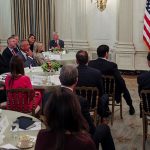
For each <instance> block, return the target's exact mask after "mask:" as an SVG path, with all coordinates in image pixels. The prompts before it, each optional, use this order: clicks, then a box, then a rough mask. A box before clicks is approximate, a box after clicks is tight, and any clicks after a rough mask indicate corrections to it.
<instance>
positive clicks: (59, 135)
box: [35, 88, 96, 150]
mask: <svg viewBox="0 0 150 150" xmlns="http://www.w3.org/2000/svg"><path fill="white" fill-rule="evenodd" d="M44 113H45V116H46V121H47V126H48V128H47V129H45V130H41V131H40V132H39V134H38V136H37V141H36V145H35V150H41V149H42V150H96V147H95V144H94V143H93V141H92V139H91V138H90V136H89V134H88V132H87V130H88V125H87V123H86V121H85V120H84V118H83V116H82V114H81V109H80V104H79V102H78V99H77V97H76V96H75V95H74V93H73V92H71V90H69V89H67V88H58V89H56V91H54V92H53V93H52V94H51V96H50V97H49V100H48V101H47V104H46V107H45V112H44Z"/></svg>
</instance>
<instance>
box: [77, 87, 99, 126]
mask: <svg viewBox="0 0 150 150" xmlns="http://www.w3.org/2000/svg"><path fill="white" fill-rule="evenodd" d="M82 92H84V93H85V96H83V95H82ZM89 92H91V94H90V100H89V99H88V95H89ZM76 93H77V95H80V96H83V97H84V98H85V99H86V100H88V101H89V109H90V115H91V116H92V118H93V120H94V124H95V125H97V124H98V121H99V116H98V114H97V107H98V100H99V90H98V88H97V87H86V86H81V87H76ZM94 93H96V95H95V97H96V100H95V106H93V107H92V105H93V101H92V100H93V95H94Z"/></svg>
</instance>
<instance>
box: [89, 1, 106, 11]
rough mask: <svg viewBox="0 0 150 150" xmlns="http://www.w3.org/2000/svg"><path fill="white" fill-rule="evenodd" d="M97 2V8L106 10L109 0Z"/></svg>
mask: <svg viewBox="0 0 150 150" xmlns="http://www.w3.org/2000/svg"><path fill="white" fill-rule="evenodd" d="M91 2H93V0H91ZM96 3H97V8H98V9H99V10H100V11H104V10H105V8H106V4H107V0H96Z"/></svg>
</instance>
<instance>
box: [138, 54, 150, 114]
mask: <svg viewBox="0 0 150 150" xmlns="http://www.w3.org/2000/svg"><path fill="white" fill-rule="evenodd" d="M147 63H148V66H149V67H150V52H149V53H148V55H147ZM137 83H138V93H139V95H140V92H141V90H149V89H150V71H146V72H144V73H142V74H140V75H139V76H138V77H137ZM140 117H142V111H141V104H140Z"/></svg>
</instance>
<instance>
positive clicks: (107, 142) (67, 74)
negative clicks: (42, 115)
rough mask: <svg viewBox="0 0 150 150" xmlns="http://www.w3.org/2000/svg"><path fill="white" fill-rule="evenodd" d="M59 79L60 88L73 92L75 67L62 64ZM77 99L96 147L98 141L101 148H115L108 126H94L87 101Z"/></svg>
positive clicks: (75, 75)
mask: <svg viewBox="0 0 150 150" xmlns="http://www.w3.org/2000/svg"><path fill="white" fill-rule="evenodd" d="M59 79H60V82H61V87H62V88H67V89H69V90H71V91H72V92H74V89H75V87H76V84H77V81H78V70H77V68H76V67H75V66H73V65H66V66H63V67H62V69H61V71H60V76H59ZM49 96H50V93H47V94H45V95H44V98H43V104H42V106H43V107H44V106H45V104H46V101H47V100H48V97H49ZM78 99H79V102H80V106H81V112H82V114H83V116H84V118H85V119H86V121H87V123H88V125H89V132H90V134H91V136H92V138H93V140H94V142H95V144H96V146H97V149H98V147H99V143H101V145H102V149H104V150H115V146H114V142H113V139H112V136H111V132H110V128H109V126H108V125H106V124H101V125H99V126H97V127H95V125H94V124H93V121H92V118H91V116H90V113H89V107H88V103H87V101H86V100H85V99H84V98H83V97H78Z"/></svg>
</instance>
